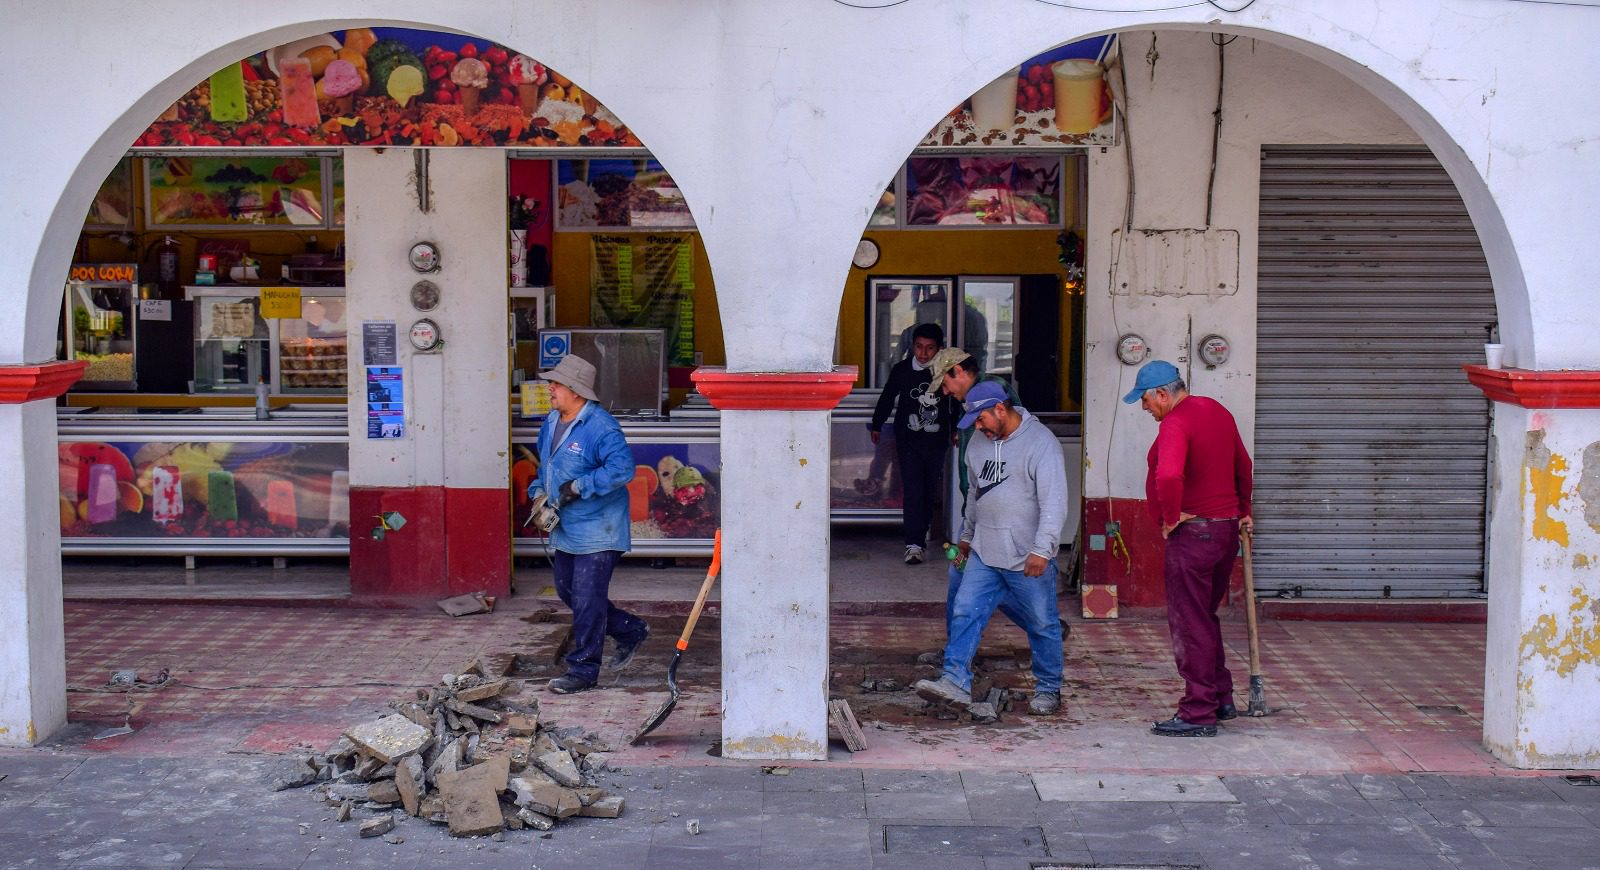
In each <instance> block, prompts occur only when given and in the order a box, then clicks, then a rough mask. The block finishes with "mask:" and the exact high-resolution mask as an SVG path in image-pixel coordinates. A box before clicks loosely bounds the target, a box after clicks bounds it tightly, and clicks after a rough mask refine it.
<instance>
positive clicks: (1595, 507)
mask: <svg viewBox="0 0 1600 870" xmlns="http://www.w3.org/2000/svg"><path fill="white" fill-rule="evenodd" d="M1578 498H1580V499H1582V500H1583V521H1584V522H1586V523H1588V524H1589V528H1591V529H1594V530H1595V531H1597V532H1600V441H1596V442H1594V443H1592V444H1590V445H1589V446H1588V447H1585V448H1583V471H1582V472H1581V473H1580V474H1579V475H1578Z"/></svg>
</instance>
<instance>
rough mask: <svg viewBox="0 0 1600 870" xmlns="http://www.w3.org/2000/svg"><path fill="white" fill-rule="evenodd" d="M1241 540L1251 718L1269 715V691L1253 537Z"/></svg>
mask: <svg viewBox="0 0 1600 870" xmlns="http://www.w3.org/2000/svg"><path fill="white" fill-rule="evenodd" d="M1243 531H1244V534H1243V535H1242V536H1241V540H1243V541H1244V624H1245V628H1246V632H1247V633H1248V634H1249V635H1250V706H1249V707H1248V708H1247V709H1246V711H1245V712H1246V713H1247V714H1248V715H1251V716H1265V715H1267V689H1266V685H1265V683H1264V682H1263V681H1262V679H1261V633H1260V631H1259V630H1257V628H1256V568H1255V564H1254V563H1253V562H1252V561H1251V559H1250V543H1251V541H1250V539H1251V538H1252V537H1253V536H1252V535H1251V533H1250V532H1249V531H1248V530H1243Z"/></svg>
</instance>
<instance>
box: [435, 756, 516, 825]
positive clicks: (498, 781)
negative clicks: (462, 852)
mask: <svg viewBox="0 0 1600 870" xmlns="http://www.w3.org/2000/svg"><path fill="white" fill-rule="evenodd" d="M505 786H506V769H505V767H504V766H503V765H498V764H494V763H487V764H479V765H476V766H473V767H469V768H467V769H466V770H453V771H444V772H442V773H440V774H439V794H440V795H441V796H443V797H444V810H445V813H446V814H447V815H448V816H449V817H450V833H451V835H452V836H456V837H479V836H483V835H484V834H492V833H494V832H496V831H498V830H500V829H501V828H503V827H504V826H505V820H504V819H503V818H501V816H500V791H501V789H504V788H505Z"/></svg>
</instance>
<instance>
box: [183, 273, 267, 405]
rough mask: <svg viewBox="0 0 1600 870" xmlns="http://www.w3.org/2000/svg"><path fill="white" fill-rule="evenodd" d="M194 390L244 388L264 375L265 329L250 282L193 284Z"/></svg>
mask: <svg viewBox="0 0 1600 870" xmlns="http://www.w3.org/2000/svg"><path fill="white" fill-rule="evenodd" d="M188 298H189V300H190V301H192V302H193V303H194V308H195V311H194V391H195V392H197V393H211V392H223V393H250V392H254V391H255V388H256V384H257V383H258V382H259V381H260V380H261V379H262V378H269V376H270V374H271V371H272V367H271V358H270V356H269V353H270V350H271V344H270V339H271V332H270V330H269V328H268V326H267V321H265V320H264V319H262V317H261V306H260V301H259V300H258V299H256V291H255V290H253V289H251V288H238V289H235V288H219V287H196V288H191V289H190V290H189V292H188Z"/></svg>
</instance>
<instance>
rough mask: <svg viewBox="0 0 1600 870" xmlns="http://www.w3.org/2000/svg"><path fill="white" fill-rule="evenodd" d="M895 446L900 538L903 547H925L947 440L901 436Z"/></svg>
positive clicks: (937, 492) (941, 473)
mask: <svg viewBox="0 0 1600 870" xmlns="http://www.w3.org/2000/svg"><path fill="white" fill-rule="evenodd" d="M895 444H896V448H895V450H896V458H898V459H899V460H900V487H901V489H902V490H903V491H904V493H905V499H904V500H903V501H902V502H901V507H900V516H901V520H902V525H901V537H902V538H903V539H904V543H905V544H906V545H907V546H910V545H912V544H915V545H917V546H918V547H922V546H926V542H927V539H928V525H929V524H930V523H932V521H933V506H934V500H935V499H937V498H938V497H939V481H941V480H943V479H944V452H945V451H946V450H948V449H949V447H950V443H949V439H948V438H946V437H944V436H942V435H935V436H933V437H931V438H929V437H917V436H910V435H901V436H900V437H898V438H896V439H895Z"/></svg>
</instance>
